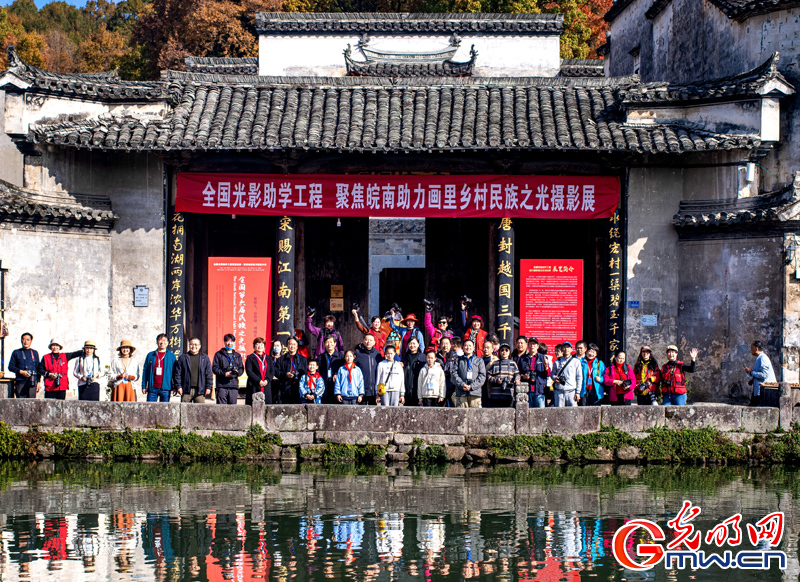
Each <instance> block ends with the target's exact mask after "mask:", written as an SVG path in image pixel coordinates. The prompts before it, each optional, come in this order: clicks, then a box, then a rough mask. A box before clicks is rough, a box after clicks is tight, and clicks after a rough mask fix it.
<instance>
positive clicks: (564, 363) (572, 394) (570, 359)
mask: <svg viewBox="0 0 800 582" xmlns="http://www.w3.org/2000/svg"><path fill="white" fill-rule="evenodd" d="M560 345H561V357H559V358H558V359H557V360H556V361H555V362H553V371H552V372H551V374H550V377H551V378H552V380H553V406H557V407H561V406H578V402H579V401H580V399H581V392H583V365H582V364H581V361H580V360H579V359H578V358H577V357H575V356H574V355H573V354H572V344H571V343H570V342H564V343H563V344H560Z"/></svg>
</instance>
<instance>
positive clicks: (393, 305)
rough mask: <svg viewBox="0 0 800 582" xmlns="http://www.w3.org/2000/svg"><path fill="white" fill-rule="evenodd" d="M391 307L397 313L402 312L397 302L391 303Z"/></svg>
mask: <svg viewBox="0 0 800 582" xmlns="http://www.w3.org/2000/svg"><path fill="white" fill-rule="evenodd" d="M392 309H394V310H395V311H396V312H397V313H403V310H402V309H401V308H400V306H399V305H398V304H397V303H392Z"/></svg>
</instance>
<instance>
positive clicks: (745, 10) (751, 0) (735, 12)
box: [709, 0, 800, 20]
mask: <svg viewBox="0 0 800 582" xmlns="http://www.w3.org/2000/svg"><path fill="white" fill-rule="evenodd" d="M709 1H710V2H711V3H712V4H714V6H716V7H717V8H719V9H720V10H722V12H724V13H725V15H726V16H727V17H728V18H731V19H733V20H746V19H748V18H750V17H751V16H757V15H759V14H767V13H769V12H776V11H778V10H788V9H790V8H797V7H798V6H800V0H709Z"/></svg>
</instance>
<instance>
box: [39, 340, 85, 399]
mask: <svg viewBox="0 0 800 582" xmlns="http://www.w3.org/2000/svg"><path fill="white" fill-rule="evenodd" d="M48 347H49V348H50V353H49V354H45V355H44V356H42V359H41V361H40V362H39V366H38V367H37V368H36V373H37V374H38V376H39V377H40V378H42V379H43V380H44V397H45V398H52V399H54V400H64V399H65V398H66V397H67V390H68V389H69V364H68V362H69V361H70V360H74V359H75V358H79V357H81V355H82V354H83V350H78V351H77V352H62V351H61V350H63V349H64V346H62V345H61V342H60V341H58V340H57V339H56V338H53V339H51V340H50V345H49V346H48ZM37 392H38V389H37Z"/></svg>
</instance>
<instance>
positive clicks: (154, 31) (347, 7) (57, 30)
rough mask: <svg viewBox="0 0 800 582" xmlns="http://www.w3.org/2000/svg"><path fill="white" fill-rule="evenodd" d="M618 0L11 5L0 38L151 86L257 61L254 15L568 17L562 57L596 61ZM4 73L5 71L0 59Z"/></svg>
mask: <svg viewBox="0 0 800 582" xmlns="http://www.w3.org/2000/svg"><path fill="white" fill-rule="evenodd" d="M611 4H612V0H123V1H121V2H117V3H114V2H110V1H109V0H89V2H87V4H86V6H85V7H83V8H76V7H75V6H72V5H70V4H67V3H66V2H62V1H56V2H50V3H49V4H47V5H45V6H44V7H43V8H41V9H38V8H37V7H36V5H35V4H34V2H33V0H14V2H13V3H12V4H11V5H10V6H7V7H4V8H0V39H2V42H3V45H5V46H7V45H12V44H13V45H15V46H16V47H17V52H18V53H19V55H20V57H21V58H22V59H23V60H25V61H26V62H28V63H30V64H33V65H36V66H39V67H44V68H47V69H49V70H52V71H56V72H61V73H72V72H99V71H108V70H113V69H119V72H120V75H121V76H123V77H124V78H129V79H142V80H143V79H154V78H157V77H158V75H159V71H161V70H163V69H178V70H180V69H183V68H184V57H186V56H189V55H192V56H213V57H246V56H257V55H258V39H257V36H256V32H255V28H254V24H255V14H256V13H257V12H275V11H287V12H501V13H512V12H513V13H522V12H534V13H540V12H547V13H554V12H558V13H562V14H564V25H565V27H564V34H563V35H562V37H561V56H562V57H564V58H594V56H595V49H596V48H597V47H598V46H599V45H600V44H602V43H604V42H605V31H606V26H605V22H604V21H603V14H605V12H606V11H607V10H608V9H609V8H610V7H611ZM0 61H2V62H0V67H2V68H5V67H6V66H7V65H8V62H7V59H6V58H5V54H2V55H0Z"/></svg>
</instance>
